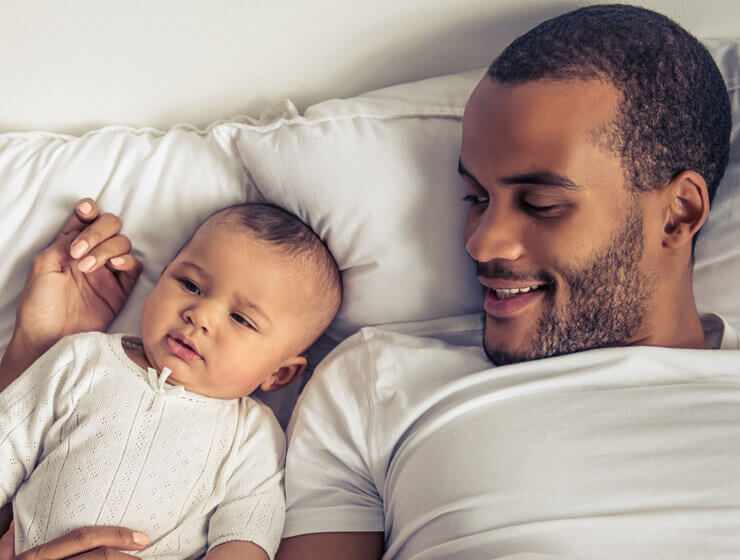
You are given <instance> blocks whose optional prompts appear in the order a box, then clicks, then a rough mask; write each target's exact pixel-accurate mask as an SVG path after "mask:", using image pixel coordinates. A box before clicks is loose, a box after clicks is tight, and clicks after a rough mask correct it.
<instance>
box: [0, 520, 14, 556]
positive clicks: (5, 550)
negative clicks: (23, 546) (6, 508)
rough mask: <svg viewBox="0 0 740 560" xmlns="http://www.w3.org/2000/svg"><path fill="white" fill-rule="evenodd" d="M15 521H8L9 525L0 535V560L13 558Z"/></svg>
mask: <svg viewBox="0 0 740 560" xmlns="http://www.w3.org/2000/svg"><path fill="white" fill-rule="evenodd" d="M14 528H15V521H11V522H10V527H8V530H7V531H5V534H4V535H3V536H2V537H0V560H14V559H15V530H14Z"/></svg>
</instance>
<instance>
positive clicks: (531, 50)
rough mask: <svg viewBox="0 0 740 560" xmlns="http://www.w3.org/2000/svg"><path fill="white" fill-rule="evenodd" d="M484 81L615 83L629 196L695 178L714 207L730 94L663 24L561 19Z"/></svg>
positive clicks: (617, 142)
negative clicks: (687, 174) (681, 176)
mask: <svg viewBox="0 0 740 560" xmlns="http://www.w3.org/2000/svg"><path fill="white" fill-rule="evenodd" d="M488 75H489V76H490V77H491V79H493V80H494V81H496V82H501V83H513V84H521V83H526V82H531V81H536V80H542V79H554V80H568V79H580V80H590V79H601V80H604V81H606V82H608V83H611V84H612V85H614V86H615V87H616V88H617V90H618V91H619V92H620V94H621V99H620V104H619V110H618V116H617V117H616V119H615V122H614V123H612V125H611V126H610V127H609V128H610V129H609V130H607V131H605V133H606V139H607V142H606V146H608V148H609V149H611V150H614V151H615V152H616V153H618V154H620V156H621V158H622V162H623V164H624V166H625V169H626V170H627V173H628V177H627V180H628V181H629V183H630V184H631V186H632V187H633V188H635V189H637V190H641V191H648V190H653V189H658V188H661V187H663V186H665V184H667V183H668V182H669V181H670V180H671V179H672V178H673V177H675V176H676V175H677V174H678V173H680V172H682V171H686V170H693V171H696V172H698V173H700V174H701V175H702V176H703V177H704V180H705V181H706V182H707V190H708V192H709V199H710V200H712V199H713V198H714V194H715V192H716V190H717V186H718V185H719V182H720V179H721V178H722V175H723V173H724V171H725V167H726V166H727V160H728V157H729V149H730V129H731V127H732V124H731V116H730V100H729V95H728V93H727V87H726V85H725V83H724V80H723V79H722V75H721V74H720V72H719V69H718V68H717V65H716V64H715V63H714V60H713V59H712V56H711V55H710V54H709V52H708V51H707V49H706V48H705V47H704V46H703V45H702V44H701V43H699V41H698V40H697V39H696V38H695V37H694V36H692V35H691V34H690V33H688V32H687V31H686V30H685V29H683V28H682V27H681V26H679V25H678V24H676V23H675V22H673V21H671V20H670V19H668V18H667V17H665V16H664V15H661V14H658V13H656V12H653V11H650V10H646V9H644V8H638V7H635V6H627V5H619V4H612V5H599V6H589V7H585V8H581V9H578V10H575V11H572V12H569V13H566V14H563V15H561V16H558V17H556V18H553V19H551V20H548V21H545V22H544V23H541V24H540V25H538V26H537V27H535V28H534V29H532V30H531V31H529V32H527V33H526V34H524V35H522V36H521V37H519V38H518V39H516V40H515V41H514V42H512V43H511V44H510V45H509V46H508V47H507V48H506V49H505V50H504V52H503V53H501V55H500V56H499V57H498V58H496V60H494V61H493V64H491V66H490V68H489V69H488Z"/></svg>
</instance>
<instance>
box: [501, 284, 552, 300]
mask: <svg viewBox="0 0 740 560" xmlns="http://www.w3.org/2000/svg"><path fill="white" fill-rule="evenodd" d="M545 287H546V286H545V284H539V285H537V286H527V287H525V288H502V289H498V290H496V289H493V288H489V289H490V290H491V292H493V295H494V296H495V297H496V299H510V298H513V297H516V296H519V295H522V294H529V293H531V292H534V291H537V290H542V289H544V288H545Z"/></svg>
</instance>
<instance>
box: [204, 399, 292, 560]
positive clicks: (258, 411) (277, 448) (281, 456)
mask: <svg viewBox="0 0 740 560" xmlns="http://www.w3.org/2000/svg"><path fill="white" fill-rule="evenodd" d="M241 406H242V410H243V411H244V413H243V414H242V421H241V426H240V429H238V430H237V441H238V444H237V445H236V449H235V451H234V453H233V456H232V457H231V458H230V460H229V462H228V464H227V468H228V471H229V473H230V475H229V476H228V480H227V481H226V485H225V493H224V497H223V499H222V500H221V502H220V503H219V505H218V507H217V508H216V510H215V511H214V513H213V515H211V518H210V520H209V524H208V549H209V550H210V549H212V548H214V547H216V546H218V545H220V544H223V543H225V542H229V541H249V542H252V543H254V544H256V545H258V546H259V547H261V548H262V549H263V550H264V551H265V552H266V553H267V555H268V556H269V557H270V558H271V559H272V558H274V557H275V553H276V552H277V549H278V546H279V544H280V538H281V535H282V530H283V524H284V521H285V490H284V488H283V477H284V465H285V434H284V433H283V430H282V429H281V428H280V425H279V424H278V422H277V420H276V419H275V416H274V415H273V414H272V412H271V411H270V410H269V409H268V408H267V407H266V406H265V405H262V404H260V403H258V402H256V401H254V400H251V399H242V403H241Z"/></svg>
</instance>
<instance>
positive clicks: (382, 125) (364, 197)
mask: <svg viewBox="0 0 740 560" xmlns="http://www.w3.org/2000/svg"><path fill="white" fill-rule="evenodd" d="M482 74H483V70H476V71H472V72H466V73H463V74H456V75H452V76H445V77H441V78H435V79H432V80H425V81H423V82H417V83H412V84H405V85H402V86H396V87H393V88H388V89H385V90H381V91H377V92H373V93H370V94H367V95H365V96H362V97H356V98H353V99H347V100H336V99H335V100H331V101H327V102H324V103H320V104H318V105H314V106H313V107H310V108H309V109H308V110H307V111H306V113H305V116H299V115H297V114H296V113H295V112H294V110H291V109H292V108H291V107H289V106H288V107H286V108H285V112H284V113H283V114H282V115H280V117H279V118H278V119H276V120H274V121H272V122H269V123H267V124H263V125H257V126H255V125H246V124H245V125H236V124H224V125H221V126H218V127H216V128H215V129H214V134H215V136H216V137H217V138H219V139H221V140H222V142H223V144H224V147H225V148H226V149H227V150H228V149H232V150H233V153H234V156H235V157H239V158H241V160H242V161H243V162H244V166H245V168H246V169H247V171H248V174H249V177H250V182H251V187H252V188H253V189H254V190H255V191H256V193H254V194H256V195H257V196H259V197H261V198H264V200H267V201H268V202H272V203H275V204H278V205H280V206H283V207H285V208H287V209H288V210H290V211H291V212H293V213H295V214H296V215H298V216H300V217H301V218H302V219H303V220H305V221H306V222H307V223H309V224H310V225H311V226H312V227H313V229H314V230H315V231H316V232H317V233H318V234H319V235H320V236H321V237H322V238H323V239H324V240H325V241H326V243H327V244H328V246H329V248H330V249H331V250H332V252H333V253H334V255H335V257H336V259H337V261H338V263H339V265H340V267H341V269H342V271H343V278H344V286H345V297H344V303H343V305H342V308H341V310H340V312H339V315H338V317H337V319H336V320H335V321H334V323H333V324H332V326H331V327H330V329H329V332H328V335H329V336H330V337H331V338H332V340H333V341H334V342H336V341H339V340H341V339H343V338H345V337H346V336H348V335H349V334H351V333H353V332H355V331H356V330H357V329H359V328H361V327H363V326H365V325H371V324H381V323H395V322H405V321H417V320H425V319H434V318H439V317H446V316H450V315H455V314H458V313H466V312H471V311H476V310H478V309H480V308H481V289H480V285H479V284H478V282H477V280H476V277H475V272H474V267H473V266H472V262H471V261H470V259H469V258H468V257H467V256H466V254H465V250H464V244H463V239H462V230H463V224H464V220H465V212H466V206H465V204H464V203H463V201H462V196H463V194H464V193H463V187H462V184H461V180H460V177H459V176H458V173H457V159H458V152H459V148H460V133H461V127H460V123H461V118H462V113H463V109H464V107H465V102H466V100H467V98H468V97H469V96H470V93H471V92H472V89H473V87H474V86H475V84H476V83H477V81H478V80H479V79H480V76H481V75H482ZM417 97H418V99H416V98H417Z"/></svg>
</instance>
